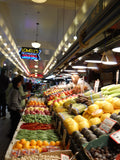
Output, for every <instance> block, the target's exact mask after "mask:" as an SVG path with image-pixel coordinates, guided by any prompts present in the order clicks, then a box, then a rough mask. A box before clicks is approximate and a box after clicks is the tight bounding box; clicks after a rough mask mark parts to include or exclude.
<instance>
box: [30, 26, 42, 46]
mask: <svg viewBox="0 0 120 160" xmlns="http://www.w3.org/2000/svg"><path fill="white" fill-rule="evenodd" d="M38 25H39V23H36V40H35V41H34V42H32V43H31V45H32V47H33V48H40V46H41V44H40V43H39V42H37V39H38Z"/></svg>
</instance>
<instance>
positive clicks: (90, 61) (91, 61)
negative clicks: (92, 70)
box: [85, 60, 102, 63]
mask: <svg viewBox="0 0 120 160" xmlns="http://www.w3.org/2000/svg"><path fill="white" fill-rule="evenodd" d="M85 62H87V63H102V61H99V60H85Z"/></svg>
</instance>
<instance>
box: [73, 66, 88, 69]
mask: <svg viewBox="0 0 120 160" xmlns="http://www.w3.org/2000/svg"><path fill="white" fill-rule="evenodd" d="M72 68H74V69H86V68H87V67H86V66H72Z"/></svg>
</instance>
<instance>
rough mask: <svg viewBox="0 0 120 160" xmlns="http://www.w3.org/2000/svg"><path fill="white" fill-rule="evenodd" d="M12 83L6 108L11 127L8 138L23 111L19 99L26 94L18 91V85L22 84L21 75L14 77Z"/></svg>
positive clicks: (23, 97)
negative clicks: (9, 116)
mask: <svg viewBox="0 0 120 160" xmlns="http://www.w3.org/2000/svg"><path fill="white" fill-rule="evenodd" d="M12 83H13V87H12V89H11V91H10V93H9V99H8V108H9V111H10V115H11V129H10V133H9V137H10V138H12V136H13V134H14V132H15V130H16V128H17V125H18V123H19V121H20V118H21V113H22V111H23V109H22V107H21V101H22V99H25V97H26V96H21V95H20V92H19V87H20V86H21V85H22V80H21V77H15V78H14V79H13V81H12Z"/></svg>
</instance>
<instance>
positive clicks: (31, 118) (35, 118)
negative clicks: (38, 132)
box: [22, 114, 52, 124]
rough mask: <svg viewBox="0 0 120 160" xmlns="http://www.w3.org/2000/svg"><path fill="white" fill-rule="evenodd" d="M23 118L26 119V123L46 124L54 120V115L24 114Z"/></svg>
mask: <svg viewBox="0 0 120 160" xmlns="http://www.w3.org/2000/svg"><path fill="white" fill-rule="evenodd" d="M22 120H23V121H25V122H26V123H34V122H38V123H45V124H50V123H51V121H52V116H48V115H40V114H35V115H34V114H33V115H32V114H27V115H23V116H22Z"/></svg>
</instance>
